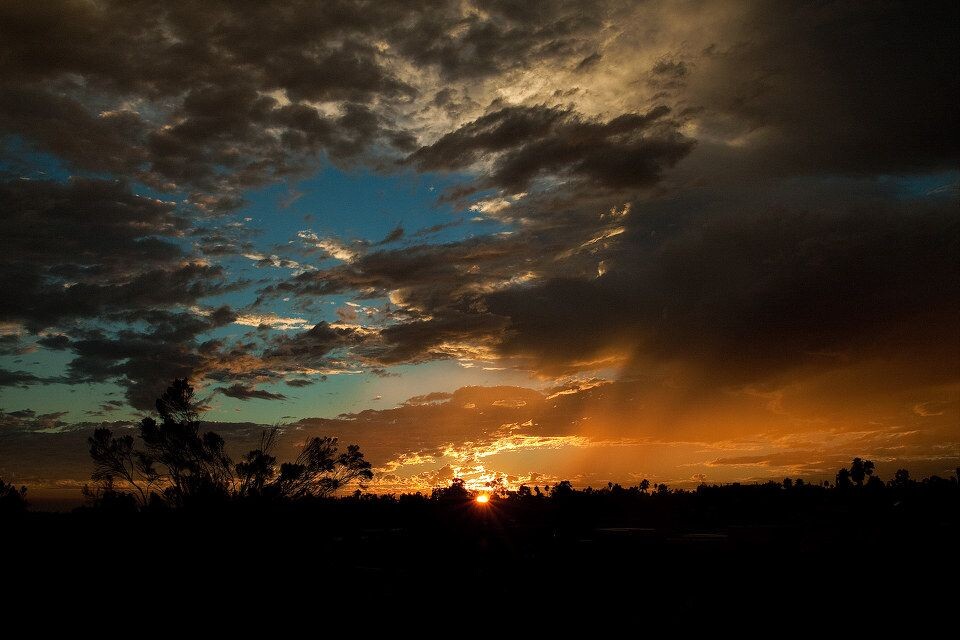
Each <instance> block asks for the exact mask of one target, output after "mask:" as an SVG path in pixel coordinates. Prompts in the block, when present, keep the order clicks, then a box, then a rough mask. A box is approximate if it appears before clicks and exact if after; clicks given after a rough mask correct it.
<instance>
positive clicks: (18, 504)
mask: <svg viewBox="0 0 960 640" xmlns="http://www.w3.org/2000/svg"><path fill="white" fill-rule="evenodd" d="M26 510H27V488H26V487H20V488H19V489H18V488H17V487H16V486H14V484H13V483H12V482H11V483H10V484H7V483H6V482H4V481H3V478H0V513H2V514H13V513H23V512H24V511H26Z"/></svg>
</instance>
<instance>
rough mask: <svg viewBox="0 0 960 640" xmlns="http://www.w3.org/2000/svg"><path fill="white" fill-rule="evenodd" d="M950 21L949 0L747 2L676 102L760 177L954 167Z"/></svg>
mask: <svg viewBox="0 0 960 640" xmlns="http://www.w3.org/2000/svg"><path fill="white" fill-rule="evenodd" d="M958 25H960V5H958V4H957V3H956V2H924V3H916V2H907V1H891V2H878V3H858V2H833V3H827V4H817V3H807V2H782V3H774V4H770V3H765V2H757V3H753V4H751V5H748V7H747V10H746V11H745V15H744V16H743V18H742V19H741V20H740V21H738V26H737V28H736V29H735V30H734V31H733V33H729V34H716V36H715V38H716V39H715V41H714V42H713V43H712V44H711V46H709V47H708V48H707V49H706V50H705V51H704V52H703V53H702V54H700V55H698V56H696V57H695V58H694V64H695V70H694V71H691V72H690V73H688V74H686V75H685V80H686V81H687V83H688V91H686V92H685V93H683V94H682V95H684V97H685V99H686V101H687V104H688V105H692V106H696V107H700V108H703V109H704V112H703V113H702V115H701V117H700V122H701V125H702V126H703V127H704V128H705V129H706V130H707V131H711V130H712V131H715V132H720V133H721V134H723V135H726V136H730V137H736V136H744V137H749V139H750V143H749V144H748V145H746V146H744V147H743V148H742V149H741V154H740V155H745V156H746V158H739V159H738V160H735V161H739V162H745V161H747V160H748V159H751V156H753V157H752V159H751V160H752V162H754V163H756V164H758V165H759V166H764V165H765V168H766V170H768V171H775V172H777V173H780V174H784V173H786V174H796V173H807V174H810V173H829V172H853V173H867V172H879V173H899V172H903V171H925V170H936V169H955V168H956V167H957V165H958V162H960V123H958V119H957V118H956V116H955V114H954V111H955V110H956V105H957V103H958V101H960V55H958V51H957V41H958V40H957V31H958ZM734 155H735V156H736V155H737V154H734Z"/></svg>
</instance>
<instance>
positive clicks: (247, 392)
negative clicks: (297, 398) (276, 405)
mask: <svg viewBox="0 0 960 640" xmlns="http://www.w3.org/2000/svg"><path fill="white" fill-rule="evenodd" d="M217 391H219V392H220V393H222V394H223V395H225V396H227V397H228V398H235V399H236V400H243V401H247V400H250V399H257V400H286V399H287V396H285V395H283V394H282V393H271V392H270V391H266V390H264V389H255V388H254V387H250V386H247V385H244V384H240V383H237V384H232V385H230V386H229V387H222V388H220V389H218V390H217Z"/></svg>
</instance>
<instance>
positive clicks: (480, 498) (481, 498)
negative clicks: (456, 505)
mask: <svg viewBox="0 0 960 640" xmlns="http://www.w3.org/2000/svg"><path fill="white" fill-rule="evenodd" d="M477 502H478V503H479V504H487V503H488V502H490V496H488V495H487V494H485V493H481V494H480V495H478V496H477Z"/></svg>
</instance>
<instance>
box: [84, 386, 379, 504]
mask: <svg viewBox="0 0 960 640" xmlns="http://www.w3.org/2000/svg"><path fill="white" fill-rule="evenodd" d="M156 407H157V414H158V415H159V417H160V421H159V422H157V420H155V419H154V418H151V417H146V418H144V419H143V420H141V421H140V424H139V425H138V430H139V435H140V439H141V440H142V442H143V446H144V449H143V450H138V449H136V448H135V441H134V437H133V436H132V435H124V436H119V437H118V436H114V435H113V433H112V432H111V431H110V430H109V429H106V428H101V429H97V430H96V431H95V432H94V434H93V436H92V437H91V438H89V439H88V441H87V442H88V444H89V446H90V457H91V458H92V459H93V462H94V472H93V474H92V476H91V478H92V479H93V480H94V481H95V482H96V483H97V484H96V489H95V490H90V489H86V490H85V494H86V495H87V496H88V497H90V498H92V499H93V501H94V502H96V503H98V504H101V505H106V504H123V503H124V502H125V501H126V502H129V501H130V500H132V501H134V502H135V505H136V506H138V507H140V508H143V507H146V506H148V505H149V504H151V503H153V502H160V503H162V504H164V505H166V506H171V507H183V506H187V505H190V504H196V503H209V502H215V501H225V500H228V499H242V498H261V499H274V500H281V499H299V498H305V497H308V496H312V497H325V496H329V495H331V494H333V493H334V492H335V491H337V490H338V489H340V488H342V487H344V486H346V485H348V484H350V483H351V482H353V481H356V480H359V481H361V482H362V481H364V480H370V479H372V478H373V472H372V471H371V465H370V463H369V462H367V461H366V460H364V458H363V454H362V453H361V452H360V447H358V446H357V445H349V446H348V447H347V449H346V451H344V452H339V450H338V443H337V439H336V438H325V437H315V438H311V439H310V440H308V441H307V442H306V443H305V444H304V446H303V448H302V449H301V451H300V454H299V455H298V456H297V458H296V460H294V461H293V462H285V463H283V464H281V465H279V468H278V467H277V459H276V457H275V456H273V455H272V453H271V450H272V448H273V446H274V445H275V444H276V441H277V436H278V434H279V429H278V428H276V427H275V428H273V429H271V430H269V431H267V432H265V433H263V434H262V435H261V440H260V447H259V448H258V449H255V450H253V451H250V452H248V453H247V454H246V455H245V456H243V459H242V460H241V461H240V462H238V463H237V464H236V465H234V464H233V462H232V461H231V459H230V457H229V456H228V455H227V453H226V443H225V442H224V440H223V438H221V437H220V436H219V435H217V434H216V433H214V432H212V431H207V432H201V430H200V420H199V412H198V410H197V405H196V402H195V400H194V397H193V387H191V386H190V384H189V383H188V382H187V381H186V380H185V379H178V380H175V381H174V383H173V384H172V385H171V386H170V387H169V388H168V389H167V390H166V391H165V392H164V393H163V395H161V396H160V398H158V399H157V403H156Z"/></svg>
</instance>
